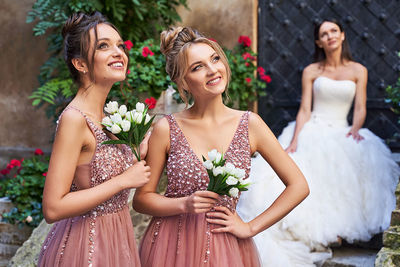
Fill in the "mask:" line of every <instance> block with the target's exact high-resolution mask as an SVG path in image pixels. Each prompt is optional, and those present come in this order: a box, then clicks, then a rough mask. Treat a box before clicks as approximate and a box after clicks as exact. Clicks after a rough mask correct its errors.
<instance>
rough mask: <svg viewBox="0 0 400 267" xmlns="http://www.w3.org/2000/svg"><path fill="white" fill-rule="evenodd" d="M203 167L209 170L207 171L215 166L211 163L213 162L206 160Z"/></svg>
mask: <svg viewBox="0 0 400 267" xmlns="http://www.w3.org/2000/svg"><path fill="white" fill-rule="evenodd" d="M203 166H204V167H205V168H206V169H207V170H211V169H212V168H213V167H214V166H213V164H212V162H211V160H206V161H204V162H203Z"/></svg>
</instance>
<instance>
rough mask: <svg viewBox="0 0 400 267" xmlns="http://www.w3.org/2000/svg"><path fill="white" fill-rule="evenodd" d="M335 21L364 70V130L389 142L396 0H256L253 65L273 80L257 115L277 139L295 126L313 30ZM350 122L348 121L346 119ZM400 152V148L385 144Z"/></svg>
mask: <svg viewBox="0 0 400 267" xmlns="http://www.w3.org/2000/svg"><path fill="white" fill-rule="evenodd" d="M325 18H336V19H338V20H339V21H340V22H342V24H343V26H344V29H345V31H346V37H347V39H348V41H349V44H350V47H351V51H352V55H353V57H354V59H355V61H357V62H360V63H361V64H363V65H364V66H366V67H367V69H368V76H369V77H368V86H367V96H368V100H367V109H368V111H367V119H366V122H365V124H364V127H366V128H369V129H370V130H371V131H373V132H374V133H375V134H377V135H378V136H380V137H381V138H383V139H385V140H388V139H390V138H391V137H392V136H393V135H394V133H396V132H399V133H400V127H399V125H398V124H397V116H396V115H395V114H393V112H391V111H390V107H389V105H388V104H386V103H385V101H384V98H385V88H386V86H387V85H389V84H394V83H395V81H396V80H397V77H398V76H399V73H400V59H399V58H398V57H397V51H399V50H400V1H399V0H376V1H374V0H327V1H321V0H270V1H268V0H259V16H258V27H259V28H258V36H259V37H258V38H259V40H258V53H259V57H258V61H259V65H260V66H263V67H264V68H265V69H266V70H267V71H268V72H269V73H270V74H271V76H272V80H273V81H272V82H271V83H270V84H269V85H268V88H267V93H268V96H267V97H262V98H260V100H259V107H258V108H259V113H260V115H261V116H262V117H263V119H264V120H265V121H266V122H267V123H268V125H269V126H270V127H271V128H272V130H273V131H274V133H275V134H276V135H279V134H280V132H281V130H282V129H283V127H285V126H286V125H287V123H288V122H289V121H292V120H295V116H296V113H297V109H298V107H299V104H300V96H301V73H302V71H303V69H304V67H305V66H307V65H308V64H310V63H311V62H312V53H313V49H314V39H313V29H314V24H315V23H316V22H318V21H321V20H323V19H325ZM349 119H351V117H349ZM389 145H390V147H391V148H392V150H395V151H400V142H398V141H395V142H391V143H389Z"/></svg>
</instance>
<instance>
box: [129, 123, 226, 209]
mask: <svg viewBox="0 0 400 267" xmlns="http://www.w3.org/2000/svg"><path fill="white" fill-rule="evenodd" d="M169 145H170V144H169V125H168V121H167V119H166V118H163V119H161V120H159V121H158V122H157V123H156V125H155V126H154V129H153V132H152V134H151V137H150V140H149V151H148V153H147V157H146V161H147V163H148V165H149V166H150V168H151V176H150V181H149V183H147V184H146V185H144V186H143V187H141V188H138V189H137V190H136V192H135V196H134V198H133V203H132V205H133V208H134V209H135V210H136V211H138V212H140V213H145V214H150V215H152V216H172V215H177V214H181V213H202V212H206V211H208V210H210V209H211V208H212V206H213V204H214V203H215V202H216V200H215V199H216V198H218V195H217V194H216V193H214V192H209V191H197V192H195V193H194V194H192V195H191V196H188V197H180V198H169V197H165V196H162V195H160V194H158V193H157V192H156V190H157V185H158V182H159V180H160V177H161V174H162V172H163V170H164V166H165V163H166V160H167V154H168V151H169Z"/></svg>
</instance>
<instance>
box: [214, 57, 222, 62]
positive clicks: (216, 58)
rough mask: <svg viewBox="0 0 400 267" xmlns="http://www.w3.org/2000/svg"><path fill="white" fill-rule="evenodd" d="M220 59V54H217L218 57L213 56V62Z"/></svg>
mask: <svg viewBox="0 0 400 267" xmlns="http://www.w3.org/2000/svg"><path fill="white" fill-rule="evenodd" d="M220 59H221V57H220V56H216V57H214V58H213V62H218V61H219V60H220Z"/></svg>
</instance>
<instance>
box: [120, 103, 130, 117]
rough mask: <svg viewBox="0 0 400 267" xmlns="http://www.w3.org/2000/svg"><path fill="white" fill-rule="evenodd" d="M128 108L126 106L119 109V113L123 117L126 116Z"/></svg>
mask: <svg viewBox="0 0 400 267" xmlns="http://www.w3.org/2000/svg"><path fill="white" fill-rule="evenodd" d="M127 111H128V108H127V107H126V106H125V105H122V106H120V107H119V110H118V113H119V114H121V117H123V116H125V114H126V112H127Z"/></svg>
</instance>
